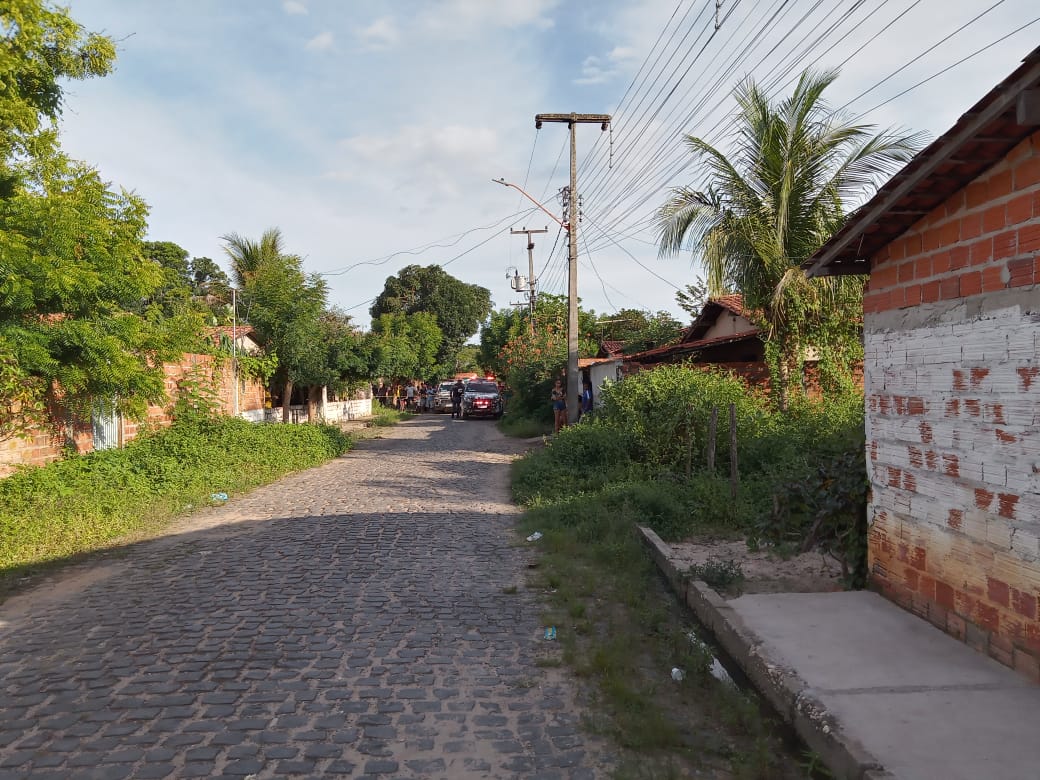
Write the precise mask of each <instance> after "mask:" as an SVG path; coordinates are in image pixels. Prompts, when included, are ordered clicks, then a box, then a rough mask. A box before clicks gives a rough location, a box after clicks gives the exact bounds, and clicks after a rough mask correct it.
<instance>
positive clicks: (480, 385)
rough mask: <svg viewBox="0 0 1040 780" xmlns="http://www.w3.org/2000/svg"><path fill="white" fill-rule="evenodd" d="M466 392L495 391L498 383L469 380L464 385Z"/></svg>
mask: <svg viewBox="0 0 1040 780" xmlns="http://www.w3.org/2000/svg"><path fill="white" fill-rule="evenodd" d="M466 392H467V393H497V392H498V385H496V384H495V383H494V382H470V383H469V385H467V386H466Z"/></svg>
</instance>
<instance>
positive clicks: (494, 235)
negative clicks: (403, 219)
mask: <svg viewBox="0 0 1040 780" xmlns="http://www.w3.org/2000/svg"><path fill="white" fill-rule="evenodd" d="M535 211H536V207H531V208H529V209H528V210H527V211H525V212H520V213H519V214H512V215H510V217H507V219H510V218H512V217H516V216H521V215H522V216H524V217H526V216H529V215H530V214H533V213H534V212H535ZM504 221H505V220H499V221H498V222H497V223H495V224H501V223H502V222H504ZM508 229H509V228H502V229H499V230H497V231H496V232H494V233H492V234H491V235H490V236H488V237H487V238H485V239H484V240H483V241H481V242H480V243H478V244H476V245H474V246H471V247H470V248H469V249H466V250H464V251H462V252H459V253H458V254H457V255H455V256H454V257H453V258H451V259H450V260H446V261H445V262H443V263H434V265H438V266H440V267H441V268H446V267H447V266H449V265H451V264H452V263H454V262H455V261H456V260H460V259H461V258H463V257H465V256H466V255H468V254H469V253H470V252H475V251H476V250H478V249H480V247H482V246H484V245H485V244H488V243H490V242H491V241H492V240H493V239H495V238H497V237H498V236H500V235H502V234H503V233H504V232H505V231H506V230H508ZM474 230H486V228H474ZM466 232H467V234H468V233H472V232H473V231H472V230H469V231H466ZM394 254H395V255H397V254H404V253H403V252H395V253H394ZM378 297H379V296H378V295H377V296H376V297H375V298H369V299H368V300H367V301H362V302H361V303H355V304H354V305H353V306H347V307H346V308H345V309H344V311H353V310H354V309H360V308H361V307H362V306H365V305H367V304H369V303H372V302H373V301H375V300H376V298H378Z"/></svg>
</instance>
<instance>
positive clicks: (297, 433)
mask: <svg viewBox="0 0 1040 780" xmlns="http://www.w3.org/2000/svg"><path fill="white" fill-rule="evenodd" d="M351 444H352V440H351V439H350V438H349V437H348V436H346V435H345V434H344V433H342V432H341V431H340V430H339V429H338V428H335V427H332V426H326V425H278V424H255V423H250V422H247V421H245V420H241V419H236V418H231V417H217V418H205V417H200V418H194V419H187V420H183V421H180V422H177V423H175V424H174V425H173V426H172V427H170V428H166V429H163V430H160V431H154V432H150V433H147V434H145V435H144V436H142V437H140V438H138V439H136V440H134V441H132V442H131V443H130V444H129V445H127V446H126V447H125V448H123V449H119V450H105V451H103V452H95V453H91V454H89V455H73V456H70V457H68V458H66V459H65V460H61V461H56V462H54V463H51V464H49V465H47V466H44V467H42V468H27V469H24V470H21V471H19V472H17V473H16V474H14V475H12V476H10V477H8V478H7V479H4V480H0V575H3V574H5V573H11V572H12V571H14V570H20V569H24V568H26V567H29V566H33V565H37V564H41V563H45V562H48V561H54V560H56V559H60V558H65V557H68V556H71V555H75V554H77V553H83V552H87V551H90V550H95V549H98V548H101V547H104V546H106V545H107V544H108V543H110V542H111V541H112V540H114V539H116V538H118V537H121V536H125V535H127V534H131V533H134V532H136V531H140V530H142V529H146V528H148V527H150V526H153V525H157V524H159V523H161V522H162V521H164V520H167V519H169V518H170V517H172V516H174V515H176V514H179V513H182V512H184V511H186V510H187V509H188V508H189V507H196V506H199V505H203V504H206V503H209V502H210V496H211V494H213V493H221V492H222V493H229V494H232V493H236V492H241V491H243V490H247V489H249V488H252V487H255V486H257V485H261V484H264V483H266V482H270V481H272V480H274V479H276V478H278V477H280V476H282V475H283V474H286V473H289V472H292V471H297V470H299V469H304V468H308V467H310V466H316V465H318V464H320V463H323V462H325V461H327V460H329V459H330V458H334V457H336V456H338V455H340V454H342V453H344V452H346V451H347V450H348V449H349V448H350V446H351Z"/></svg>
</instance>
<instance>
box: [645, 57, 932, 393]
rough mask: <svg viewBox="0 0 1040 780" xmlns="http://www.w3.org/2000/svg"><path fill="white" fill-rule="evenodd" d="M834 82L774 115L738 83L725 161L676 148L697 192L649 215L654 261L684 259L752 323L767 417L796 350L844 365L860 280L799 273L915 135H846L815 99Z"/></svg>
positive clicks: (897, 162)
mask: <svg viewBox="0 0 1040 780" xmlns="http://www.w3.org/2000/svg"><path fill="white" fill-rule="evenodd" d="M836 78H837V71H826V72H824V73H821V74H814V73H811V72H809V71H807V72H805V73H803V74H802V76H801V78H800V79H799V80H798V84H797V86H796V87H795V90H794V93H793V94H792V95H791V96H790V97H789V98H786V99H784V100H782V101H781V102H779V103H778V104H776V105H773V104H771V103H770V101H769V96H768V95H767V94H766V92H765V91H764V90H762V89H760V88H759V87H758V85H756V84H755V83H754V82H753V81H751V80H748V81H745V82H743V83H742V84H741V85H740V86H738V87H737V89H736V92H735V97H736V100H737V105H738V107H739V114H738V117H737V120H736V123H735V129H736V132H735V134H734V135H735V138H736V140H735V142H734V143H735V146H734V148H733V151H732V153H731V154H730V156H727V155H725V154H724V153H723V152H722V151H720V150H718V149H716V148H715V147H713V146H712V145H711V144H709V143H708V142H707V141H705V140H703V139H701V138H695V137H693V136H687V137H686V143H687V145H688V146H689V148H690V151H691V152H692V153H693V154H694V155H696V156H697V157H698V158H699V159H700V160H702V161H703V162H704V165H705V170H706V172H707V175H708V177H709V180H710V185H709V187H708V189H707V190H706V191H703V192H701V191H697V190H694V189H692V188H689V187H682V188H679V189H675V190H673V191H672V193H671V196H670V197H669V198H668V200H667V201H666V202H665V204H664V205H663V206H662V207H661V208H660V209H659V211H658V229H659V233H660V251H661V254H662V255H671V254H677V253H679V252H680V251H681V250H682V249H684V248H687V247H690V248H693V249H694V250H695V251H696V252H697V253H698V255H699V256H700V259H701V260H702V262H703V263H704V266H705V268H706V270H707V277H708V279H707V281H708V291H709V293H710V294H711V295H719V294H722V293H723V292H724V291H726V290H727V289H728V288H732V289H735V290H736V291H738V292H740V293H741V294H742V295H743V296H744V305H745V307H746V308H747V309H748V310H749V311H752V312H757V315H753V316H757V319H758V320H759V325H760V326H761V327H762V329H763V331H764V333H765V336H766V340H767V357H768V359H769V361H770V364H771V368H772V371H773V378H774V382H773V387H774V391H775V393H776V396H777V400H778V403H779V406H780V407H781V408H783V409H786V408H787V399H788V394H789V392H790V391H791V389H792V387H794V386H796V385H797V381H796V380H797V379H798V378H799V377H800V374H801V371H800V367H801V362H802V359H803V356H804V354H805V348H806V347H807V346H808V345H810V344H812V345H813V346H816V347H818V348H820V347H824V346H826V343H827V342H829V343H830V345H833V346H840V347H841V348H839V349H835V350H831V352H830V354H832V355H840V356H841V359H842V361H843V362H847V361H848V360H849V359H850V358H854V357H855V349H854V345H855V343H857V342H858V338H857V326H856V322H857V317H858V315H859V313H860V305H861V300H862V280H860V279H856V278H852V277H828V278H825V279H813V280H809V279H806V278H805V275H804V274H803V273H802V271H801V268H800V265H801V263H802V262H803V261H805V260H806V259H807V258H809V257H810V256H811V255H812V254H813V253H814V252H815V251H816V249H818V248H819V247H820V246H821V245H822V244H823V242H824V241H826V240H827V239H828V238H829V237H830V236H831V235H832V234H833V233H834V232H835V231H836V230H837V229H838V228H839V227H840V226H841V224H842V222H843V221H844V218H845V209H846V208H847V207H848V206H850V205H851V204H853V203H855V202H857V201H858V200H860V199H862V198H864V197H866V196H868V195H869V194H871V193H872V192H873V190H874V189H875V188H876V187H877V185H878V184H879V183H880V182H881V181H883V180H885V179H887V178H889V177H890V176H891V175H892V174H893V173H894V172H895V171H896V170H898V169H899V168H900V167H901V166H902V165H903V164H904V163H905V162H907V161H908V160H909V159H910V158H911V157H912V156H913V154H914V153H915V152H916V150H917V149H918V148H920V145H921V136H920V135H919V134H911V135H908V134H900V133H898V132H895V131H885V132H882V133H877V134H875V133H874V132H873V130H874V128H873V127H872V126H869V125H856V124H853V123H851V122H850V121H848V120H847V119H846V118H844V117H843V116H840V115H836V114H834V113H833V112H831V111H830V109H829V108H828V107H827V104H826V103H825V102H824V100H823V93H824V91H825V90H826V89H827V87H828V86H830V84H832V83H833V82H834V80H835V79H836Z"/></svg>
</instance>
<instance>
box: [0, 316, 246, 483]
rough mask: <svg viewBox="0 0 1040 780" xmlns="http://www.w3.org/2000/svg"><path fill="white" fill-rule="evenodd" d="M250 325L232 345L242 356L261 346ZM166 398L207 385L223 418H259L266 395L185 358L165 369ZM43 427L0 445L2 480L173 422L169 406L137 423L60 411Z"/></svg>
mask: <svg viewBox="0 0 1040 780" xmlns="http://www.w3.org/2000/svg"><path fill="white" fill-rule="evenodd" d="M251 331H252V329H251V328H249V327H248V326H247V327H245V328H243V327H239V328H238V329H237V332H235V334H234V341H235V344H236V346H237V348H238V349H239V350H240V351H241V352H256V351H258V350H259V345H258V344H257V343H256V342H255V341H254V340H253V338H252V336H251ZM211 336H212V338H213V340H214V341H215V342H216V343H218V344H219V343H220V342H221V339H222V338H225V339H226V338H229V337H231V336H232V329H231V328H230V327H228V328H214V329H213V331H212V333H211ZM163 374H164V383H165V387H166V396H167V398H170V399H172V398H175V397H176V395H177V392H178V389H179V387H180V386H181V384H182V383H183V382H184V381H185V380H186V379H190V380H193V381H203V382H206V383H208V384H209V385H210V386H211V389H212V391H213V393H214V394H215V396H216V397H215V400H216V402H217V405H218V408H219V410H220V411H221V412H222V413H224V414H235V411H236V408H237V411H238V414H240V415H241V416H243V417H247V418H252V417H255V416H256V415H259V419H263V412H264V404H265V395H266V391H265V388H264V386H263V384H262V383H261V382H259V381H257V380H254V379H251V378H249V377H245V376H239V377H238V378H237V385H238V387H237V395H236V387H235V385H236V377H235V373H234V371H233V368H232V366H231V362H230V361H226V360H225V361H222V362H219V363H218V362H217V361H215V360H214V358H213V356H212V355H203V354H186V355H184V356H183V357H182V359H181V360H180V361H179V362H177V363H166V364H164V365H163ZM48 416H49V421H48V424H47V425H46V426H45V427H42V428H39V429H37V430H34V431H32V432H31V435H30V436H29V437H28V438H13V439H8V440H6V441H0V478H2V477H4V476H7V475H8V474H10V473H11V472H12V471H14V470H15V468H16V467H17V466H24V465H33V466H42V465H44V464H46V463H49V462H51V461H53V460H58V459H59V458H61V457H62V455H63V454H64V452H65V451H66V449H68V448H71V449H74V450H75V451H77V452H92V451H93V450H100V449H108V448H111V447H122V446H123V445H124V444H126V443H127V442H129V441H131V440H133V439H134V438H136V437H137V435H138V434H139V433H140V431H141V429H142V427H143V426H145V425H150V426H166V425H169V424H170V423H171V422H172V418H171V417H170V407H169V404H153V405H150V406H149V407H148V409H147V411H146V413H145V417H144V419H143V420H141V421H135V420H130V419H125V418H123V417H122V416H120V415H119V414H115V413H111V414H102V413H100V412H95V413H94V414H92V415H91V417H90V419H78V418H76V417H74V416H73V415H71V414H70V413H69V412H68V410H66V409H64V408H62V407H60V406H57V405H55V406H52V407H51V408H50V409H49V410H48Z"/></svg>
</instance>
